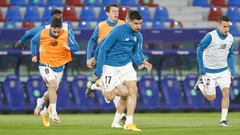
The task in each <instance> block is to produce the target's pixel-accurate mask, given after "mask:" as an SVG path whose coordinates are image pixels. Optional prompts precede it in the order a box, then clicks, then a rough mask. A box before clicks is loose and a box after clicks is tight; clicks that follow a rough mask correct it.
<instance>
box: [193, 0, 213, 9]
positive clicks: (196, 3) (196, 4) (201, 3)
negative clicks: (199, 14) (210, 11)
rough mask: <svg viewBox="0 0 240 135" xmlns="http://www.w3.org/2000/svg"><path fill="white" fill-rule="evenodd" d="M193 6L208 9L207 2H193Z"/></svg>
mask: <svg viewBox="0 0 240 135" xmlns="http://www.w3.org/2000/svg"><path fill="white" fill-rule="evenodd" d="M193 6H200V7H210V6H211V4H209V2H208V0H193Z"/></svg>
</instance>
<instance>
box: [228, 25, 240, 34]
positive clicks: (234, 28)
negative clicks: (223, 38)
mask: <svg viewBox="0 0 240 135" xmlns="http://www.w3.org/2000/svg"><path fill="white" fill-rule="evenodd" d="M229 32H230V33H231V34H232V35H233V36H239V34H240V33H239V29H238V26H237V24H236V23H235V22H232V26H231V27H230V29H229Z"/></svg>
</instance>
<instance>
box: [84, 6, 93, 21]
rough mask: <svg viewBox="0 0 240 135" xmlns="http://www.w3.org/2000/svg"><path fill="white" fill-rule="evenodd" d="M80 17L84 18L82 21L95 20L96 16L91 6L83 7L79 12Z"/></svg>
mask: <svg viewBox="0 0 240 135" xmlns="http://www.w3.org/2000/svg"><path fill="white" fill-rule="evenodd" d="M80 19H81V20H84V21H96V20H97V19H96V16H95V13H94V11H93V8H92V7H87V6H85V7H83V8H82V11H81V14H80Z"/></svg>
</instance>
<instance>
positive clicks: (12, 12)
mask: <svg viewBox="0 0 240 135" xmlns="http://www.w3.org/2000/svg"><path fill="white" fill-rule="evenodd" d="M6 20H7V21H23V19H22V17H21V12H20V9H19V7H18V6H11V7H9V8H8V10H7V14H6Z"/></svg>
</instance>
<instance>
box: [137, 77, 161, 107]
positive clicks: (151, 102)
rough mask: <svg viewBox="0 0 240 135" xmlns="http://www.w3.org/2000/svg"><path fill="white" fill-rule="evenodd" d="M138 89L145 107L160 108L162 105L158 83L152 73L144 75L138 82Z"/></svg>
mask: <svg viewBox="0 0 240 135" xmlns="http://www.w3.org/2000/svg"><path fill="white" fill-rule="evenodd" d="M138 89H139V90H138V91H139V94H140V97H141V100H142V103H143V106H144V108H145V109H150V110H151V109H158V108H160V107H161V99H160V93H159V90H158V84H157V82H156V81H155V80H154V77H153V76H152V75H144V76H142V78H141V80H140V81H139V83H138Z"/></svg>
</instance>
